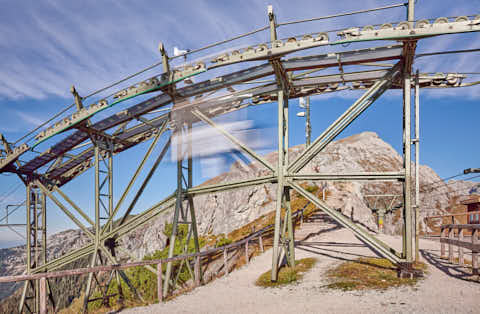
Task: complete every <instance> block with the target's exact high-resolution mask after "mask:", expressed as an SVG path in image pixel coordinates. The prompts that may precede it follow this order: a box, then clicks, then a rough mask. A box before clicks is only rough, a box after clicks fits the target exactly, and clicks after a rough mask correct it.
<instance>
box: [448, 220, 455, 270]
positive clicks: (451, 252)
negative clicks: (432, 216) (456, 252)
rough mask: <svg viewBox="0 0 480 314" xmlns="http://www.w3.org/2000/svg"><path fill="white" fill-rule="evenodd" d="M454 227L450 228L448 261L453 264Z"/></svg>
mask: <svg viewBox="0 0 480 314" xmlns="http://www.w3.org/2000/svg"><path fill="white" fill-rule="evenodd" d="M453 230H454V229H453V227H450V228H449V229H448V240H449V241H450V242H449V243H448V261H449V262H450V263H452V264H453V243H452V242H451V241H453Z"/></svg>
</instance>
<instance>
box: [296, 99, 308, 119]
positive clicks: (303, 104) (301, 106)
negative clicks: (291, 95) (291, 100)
mask: <svg viewBox="0 0 480 314" xmlns="http://www.w3.org/2000/svg"><path fill="white" fill-rule="evenodd" d="M306 103H307V101H306V100H305V98H304V97H300V98H299V99H298V105H299V106H300V108H305V105H306ZM302 117H303V116H302Z"/></svg>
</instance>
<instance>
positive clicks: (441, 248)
mask: <svg viewBox="0 0 480 314" xmlns="http://www.w3.org/2000/svg"><path fill="white" fill-rule="evenodd" d="M444 235H445V228H444V227H443V226H442V227H441V229H440V258H445V243H444V242H443V239H445V237H444Z"/></svg>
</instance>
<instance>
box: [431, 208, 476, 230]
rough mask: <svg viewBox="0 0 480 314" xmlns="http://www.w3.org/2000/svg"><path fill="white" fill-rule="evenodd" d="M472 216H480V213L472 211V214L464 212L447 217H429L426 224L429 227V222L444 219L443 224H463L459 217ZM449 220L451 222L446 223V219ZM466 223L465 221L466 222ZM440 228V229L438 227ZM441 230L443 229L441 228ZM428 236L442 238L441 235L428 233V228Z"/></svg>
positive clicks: (447, 215)
mask: <svg viewBox="0 0 480 314" xmlns="http://www.w3.org/2000/svg"><path fill="white" fill-rule="evenodd" d="M470 214H480V211H471V212H464V213H452V214H446V215H437V216H428V217H425V222H426V224H427V226H428V222H429V220H431V219H442V222H443V224H445V223H450V224H455V223H457V224H462V222H461V221H460V220H459V219H458V218H457V217H460V216H468V215H470ZM446 218H447V219H448V218H450V219H449V221H445V220H444V219H446ZM467 220H468V217H467ZM464 221H465V220H464ZM436 228H438V227H436ZM440 228H441V227H440ZM426 235H427V236H440V235H439V234H432V233H429V232H428V228H427V229H426Z"/></svg>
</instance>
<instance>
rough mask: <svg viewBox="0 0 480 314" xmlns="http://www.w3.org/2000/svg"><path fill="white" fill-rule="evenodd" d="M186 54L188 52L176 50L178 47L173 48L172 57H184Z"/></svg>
mask: <svg viewBox="0 0 480 314" xmlns="http://www.w3.org/2000/svg"><path fill="white" fill-rule="evenodd" d="M187 52H188V50H181V49H178V47H173V55H174V56H175V57H176V56H181V55H184V54H186V53H187Z"/></svg>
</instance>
